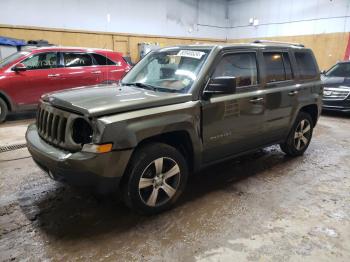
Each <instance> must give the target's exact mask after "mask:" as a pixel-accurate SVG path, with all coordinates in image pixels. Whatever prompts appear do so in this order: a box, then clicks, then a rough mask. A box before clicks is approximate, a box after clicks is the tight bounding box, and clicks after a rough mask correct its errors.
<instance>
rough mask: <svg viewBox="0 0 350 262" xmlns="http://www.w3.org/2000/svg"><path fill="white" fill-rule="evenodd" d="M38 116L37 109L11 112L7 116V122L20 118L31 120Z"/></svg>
mask: <svg viewBox="0 0 350 262" xmlns="http://www.w3.org/2000/svg"><path fill="white" fill-rule="evenodd" d="M35 117H36V110H32V111H26V112H21V113H10V114H9V115H8V116H7V118H6V122H5V123H6V124H10V123H11V122H15V121H20V120H29V119H34V118H35Z"/></svg>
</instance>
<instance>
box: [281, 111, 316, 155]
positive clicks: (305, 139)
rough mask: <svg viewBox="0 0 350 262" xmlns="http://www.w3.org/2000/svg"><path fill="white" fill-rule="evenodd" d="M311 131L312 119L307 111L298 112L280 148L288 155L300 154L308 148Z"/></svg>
mask: <svg viewBox="0 0 350 262" xmlns="http://www.w3.org/2000/svg"><path fill="white" fill-rule="evenodd" d="M312 132H313V121H312V118H311V116H310V115H309V114H308V113H305V112H300V113H299V115H298V116H297V118H296V120H295V123H294V125H293V127H292V129H291V131H290V132H289V135H288V138H287V140H286V142H285V143H283V144H280V147H281V150H282V151H283V152H284V153H286V154H287V155H288V156H293V157H295V156H301V155H302V154H304V152H305V151H306V149H307V148H308V146H309V144H310V141H311V138H312Z"/></svg>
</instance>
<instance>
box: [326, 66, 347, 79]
mask: <svg viewBox="0 0 350 262" xmlns="http://www.w3.org/2000/svg"><path fill="white" fill-rule="evenodd" d="M326 76H334V77H350V63H340V64H336V65H335V66H333V67H332V68H331V69H329V70H328V72H327V73H326Z"/></svg>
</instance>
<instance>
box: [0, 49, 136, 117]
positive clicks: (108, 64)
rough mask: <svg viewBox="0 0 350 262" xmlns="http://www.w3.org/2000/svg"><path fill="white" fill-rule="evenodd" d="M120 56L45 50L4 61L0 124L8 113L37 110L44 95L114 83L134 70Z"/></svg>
mask: <svg viewBox="0 0 350 262" xmlns="http://www.w3.org/2000/svg"><path fill="white" fill-rule="evenodd" d="M130 68H131V67H130V66H129V64H128V63H127V62H126V61H125V60H124V58H123V57H122V56H121V54H120V53H117V52H113V51H110V50H103V49H88V48H74V47H72V48H71V47H42V48H37V49H28V50H25V51H20V52H17V53H15V54H13V55H11V56H9V57H7V58H5V59H4V60H2V61H0V123H1V122H3V121H5V119H6V116H7V114H8V112H17V111H23V110H28V109H34V108H35V107H36V105H37V103H38V101H39V99H40V97H41V95H43V94H45V93H49V92H55V91H59V90H62V89H67V88H73V87H79V86H89V85H96V84H101V83H111V82H116V81H118V80H120V79H121V78H122V77H123V76H124V75H125V73H126V72H128V71H129V70H130Z"/></svg>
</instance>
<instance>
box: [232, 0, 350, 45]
mask: <svg viewBox="0 0 350 262" xmlns="http://www.w3.org/2000/svg"><path fill="white" fill-rule="evenodd" d="M228 10H229V17H230V21H229V29H228V38H230V39H238V38H259V37H269V36H292V35H309V34H322V33H334V32H348V31H350V0H268V1H267V0H231V1H229V2H228ZM251 18H254V19H257V20H258V21H259V25H257V26H254V25H250V24H249V20H250V19H251Z"/></svg>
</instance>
